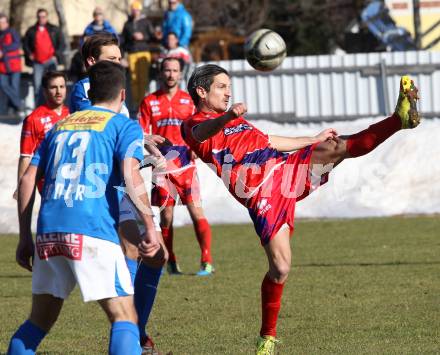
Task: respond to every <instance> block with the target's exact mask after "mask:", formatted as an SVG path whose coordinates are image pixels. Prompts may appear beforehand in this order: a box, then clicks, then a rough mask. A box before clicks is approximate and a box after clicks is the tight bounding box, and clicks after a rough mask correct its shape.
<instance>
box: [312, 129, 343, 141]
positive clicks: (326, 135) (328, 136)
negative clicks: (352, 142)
mask: <svg viewBox="0 0 440 355" xmlns="http://www.w3.org/2000/svg"><path fill="white" fill-rule="evenodd" d="M337 136H338V132H336V130H335V129H333V128H327V129H325V130H324V131H322V132H320V133H319V134H317V135H316V136H315V138H316V140H317V141H318V142H326V141H330V140H333V139H335V138H336V137H337Z"/></svg>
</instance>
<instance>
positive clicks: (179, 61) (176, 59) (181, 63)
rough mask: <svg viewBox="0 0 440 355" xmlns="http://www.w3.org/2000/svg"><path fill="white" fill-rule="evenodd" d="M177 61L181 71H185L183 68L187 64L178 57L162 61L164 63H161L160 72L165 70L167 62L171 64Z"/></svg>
mask: <svg viewBox="0 0 440 355" xmlns="http://www.w3.org/2000/svg"><path fill="white" fill-rule="evenodd" d="M173 60H175V61H176V62H178V63H179V67H180V71H182V70H183V67H184V66H185V63H184V62H183V60H182V58H176V57H166V58H164V59H163V60H162V62H161V63H160V71H161V72H162V71H163V68H164V66H165V63H166V62H171V61H173Z"/></svg>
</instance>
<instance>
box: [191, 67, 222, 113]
mask: <svg viewBox="0 0 440 355" xmlns="http://www.w3.org/2000/svg"><path fill="white" fill-rule="evenodd" d="M219 74H226V75H227V76H229V73H228V71H227V70H226V69H223V68H222V67H220V66H218V65H215V64H205V65H202V66H201V67H198V68H196V69H194V71H193V73H192V75H191V77H190V78H189V80H188V92H189V94H190V95H191V98H192V99H193V101H194V104H195V105H196V106H197V105H198V104H199V101H200V97H199V95H198V94H197V90H196V89H197V88H198V87H199V86H200V87H202V88H204V89H205V90H206V91H207V92H209V89H210V88H211V85H212V83H213V82H214V77H215V76H217V75H219Z"/></svg>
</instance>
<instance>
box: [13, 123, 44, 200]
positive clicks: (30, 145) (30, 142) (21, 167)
mask: <svg viewBox="0 0 440 355" xmlns="http://www.w3.org/2000/svg"><path fill="white" fill-rule="evenodd" d="M35 131H36V130H35V126H34V121H33V120H32V117H31V116H28V117H26V118H25V120H24V122H23V126H22V128H21V138H20V158H19V159H18V168H17V189H16V190H15V191H14V195H13V197H14V199H17V196H18V184H19V183H20V180H21V178H22V176H23V175H24V172H25V171H26V169H27V168H28V166H29V164H30V163H31V159H32V156H33V154H34V152H35V147H36V142H37V139H38V137H37V134H36V132H35Z"/></svg>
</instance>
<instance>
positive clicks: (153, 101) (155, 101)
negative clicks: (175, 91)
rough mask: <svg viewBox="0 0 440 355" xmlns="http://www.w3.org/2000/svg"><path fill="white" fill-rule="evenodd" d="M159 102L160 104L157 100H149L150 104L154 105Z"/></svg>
mask: <svg viewBox="0 0 440 355" xmlns="http://www.w3.org/2000/svg"><path fill="white" fill-rule="evenodd" d="M159 104H160V102H159V100H151V101H150V106H155V105H159Z"/></svg>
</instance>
